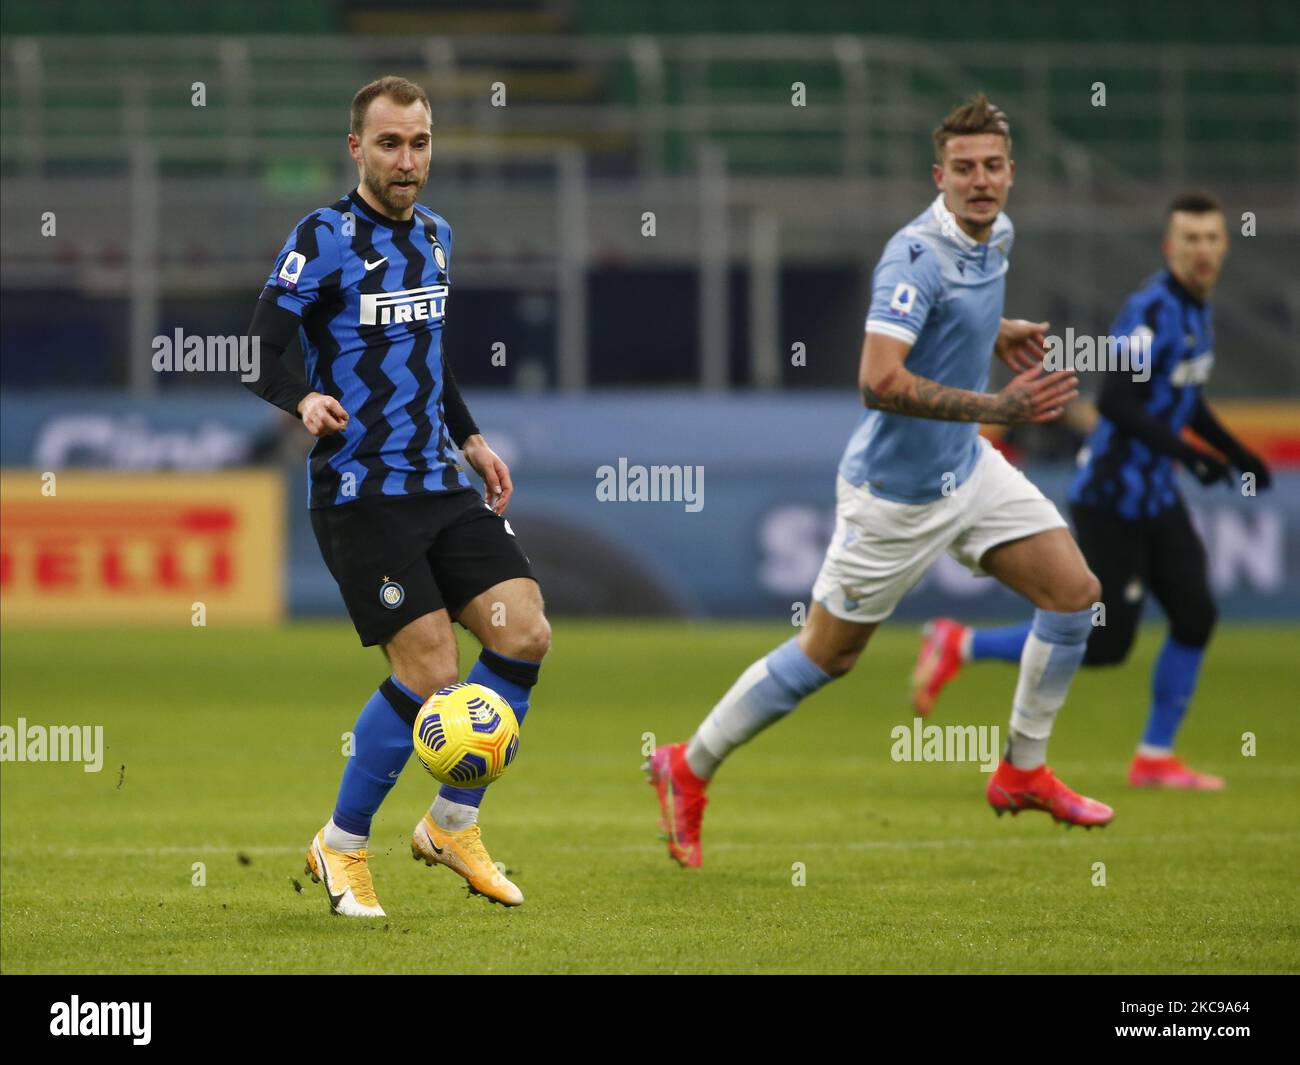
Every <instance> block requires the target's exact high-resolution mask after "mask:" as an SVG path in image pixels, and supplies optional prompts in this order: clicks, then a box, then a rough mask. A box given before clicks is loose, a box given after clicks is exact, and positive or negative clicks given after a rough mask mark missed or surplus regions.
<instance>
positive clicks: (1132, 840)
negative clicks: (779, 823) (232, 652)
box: [4, 826, 1300, 858]
mask: <svg viewBox="0 0 1300 1065" xmlns="http://www.w3.org/2000/svg"><path fill="white" fill-rule="evenodd" d="M1082 836H1083V834H1082V833H1074V832H1071V833H1070V834H1069V835H1066V834H1065V830H1064V829H1063V828H1060V827H1059V826H1058V828H1057V833H1056V834H1055V835H1053V836H1047V835H1040V836H1037V837H1034V838H1021V837H1014V838H1009V839H964V838H963V839H909V840H883V839H882V840H874V839H873V840H847V841H844V842H829V841H823V840H801V841H798V842H792V843H782V844H781V846H782V847H787V848H794V849H796V850H849V851H871V850H948V849H953V850H963V849H965V850H978V849H986V848H987V849H996V848H999V847H1042V846H1053V845H1055V846H1064V845H1065V844H1067V843H1069V842H1070V841H1071V840H1074V839H1080V838H1082ZM1096 839H1098V840H1102V839H1104V840H1106V845H1107V846H1118V845H1125V846H1141V847H1149V846H1153V845H1156V844H1189V843H1191V844H1206V843H1296V842H1300V832H1248V833H1245V834H1244V835H1233V836H1204V835H1199V836H1198V835H1179V836H1173V835H1165V836H1124V835H1121V834H1119V833H1117V832H1116V831H1115V830H1113V829H1112V830H1110V831H1109V832H1105V833H1101V834H1099V835H1098V836H1097V837H1096ZM658 845H659V843H658V841H656V840H654V839H653V838H652V839H650V840H649V841H647V842H646V843H636V844H626V843H625V844H620V845H618V846H615V847H594V848H593V847H577V846H567V847H566V846H564V845H558V846H557V845H554V844H548V845H547V850H550V851H564V852H571V853H583V852H589V851H593V850H595V851H599V852H604V853H606V854H609V853H616V854H637V853H640V852H642V851H646V850H655V849H657V846H658ZM396 846H397V845H396V844H394V848H396ZM772 847H773V844H772V843H770V842H769V843H737V842H727V841H725V840H723V841H719V842H715V843H710V844H709V849H710V850H713V851H750V850H769V849H772ZM214 852H217V853H222V854H226V855H228V856H230V857H234V856H235V855H236V854H266V855H272V854H304V855H305V854H306V849H305V848H303V847H239V846H230V845H226V846H221V845H217V844H200V845H197V846H193V847H75V848H74V847H68V848H64V849H58V848H55V847H10V848H5V851H4V853H5V855H6V856H7V857H14V856H17V855H42V856H46V857H54V856H57V857H62V858H84V857H87V856H94V857H100V856H103V857H111V856H120V857H133V858H160V857H164V856H166V855H174V854H184V855H196V854H212V853H214ZM376 856H378V857H384V856H385V855H384V851H382V850H372V851H371V857H376Z"/></svg>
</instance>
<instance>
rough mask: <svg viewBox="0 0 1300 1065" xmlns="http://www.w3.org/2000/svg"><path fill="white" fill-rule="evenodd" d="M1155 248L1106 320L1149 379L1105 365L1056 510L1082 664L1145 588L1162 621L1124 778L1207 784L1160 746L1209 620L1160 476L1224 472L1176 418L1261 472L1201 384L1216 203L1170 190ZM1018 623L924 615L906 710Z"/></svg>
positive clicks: (1196, 664) (1116, 650)
mask: <svg viewBox="0 0 1300 1065" xmlns="http://www.w3.org/2000/svg"><path fill="white" fill-rule="evenodd" d="M1163 247H1164V254H1165V269H1164V270H1162V271H1160V272H1159V273H1158V274H1156V275H1155V276H1154V277H1152V278H1150V279H1149V280H1148V281H1146V282H1145V283H1144V284H1143V286H1142V287H1141V288H1140V289H1139V290H1138V291H1137V292H1136V293H1134V294H1133V295H1132V296H1131V297H1130V298H1129V300H1128V302H1127V303H1125V305H1124V308H1123V310H1121V311H1120V313H1119V317H1117V318H1116V319H1115V322H1114V324H1113V325H1112V326H1111V329H1110V333H1111V336H1113V337H1143V336H1146V337H1149V338H1150V343H1151V353H1152V367H1151V375H1150V379H1149V380H1146V381H1135V380H1134V379H1133V377H1132V375H1131V374H1127V373H1110V374H1108V375H1107V376H1106V378H1105V383H1104V384H1103V385H1102V389H1101V393H1100V395H1099V396H1098V398H1097V410H1098V413H1099V415H1100V417H1099V418H1098V421H1097V425H1096V427H1095V428H1094V429H1093V432H1092V435H1091V436H1089V438H1088V440H1087V442H1086V443H1085V445H1084V447H1083V450H1082V451H1081V452H1080V454H1079V467H1080V468H1079V472H1078V473H1077V474H1076V475H1075V478H1074V480H1073V481H1072V482H1071V484H1070V489H1069V500H1070V516H1071V517H1072V518H1073V519H1074V527H1075V530H1076V531H1077V533H1078V535H1079V544H1080V546H1081V547H1082V548H1083V553H1084V556H1085V557H1086V558H1087V560H1088V563H1089V565H1090V566H1092V568H1093V569H1094V570H1095V571H1096V572H1097V574H1098V575H1099V576H1100V578H1101V591H1102V602H1103V603H1104V604H1105V606H1106V624H1105V625H1098V626H1097V627H1096V628H1095V629H1094V630H1093V632H1092V635H1091V636H1090V637H1089V638H1088V649H1087V653H1086V654H1085V655H1084V658H1083V664H1084V665H1085V666H1105V665H1115V664H1118V663H1120V662H1123V661H1124V660H1125V659H1126V658H1127V657H1128V653H1129V650H1130V649H1131V648H1132V646H1133V639H1134V637H1135V636H1136V634H1137V626H1138V622H1139V621H1140V620H1141V617H1142V607H1143V603H1144V602H1145V600H1146V593H1147V590H1148V589H1149V590H1150V591H1151V593H1152V594H1153V595H1154V596H1155V597H1156V600H1157V601H1158V602H1159V603H1160V605H1161V606H1162V607H1163V608H1164V611H1165V614H1166V616H1167V617H1168V618H1169V634H1168V636H1167V637H1166V638H1165V642H1164V645H1163V646H1162V647H1161V649H1160V654H1159V656H1158V657H1157V658H1156V664H1155V671H1154V673H1153V675H1152V678H1151V708H1150V712H1149V714H1148V716H1147V726H1146V731H1145V732H1144V733H1143V735H1142V741H1141V743H1140V744H1139V745H1138V749H1137V752H1136V754H1134V756H1133V761H1132V763H1131V764H1130V766H1129V784H1130V785H1132V786H1133V787H1163V788H1183V789H1192V790H1202V791H1217V790H1219V789H1220V788H1222V787H1223V781H1222V780H1221V779H1220V778H1219V777H1214V776H1210V775H1208V774H1206V773H1198V772H1196V771H1195V770H1193V769H1190V768H1188V767H1187V766H1186V765H1185V764H1184V763H1183V762H1182V760H1181V759H1180V758H1178V757H1177V756H1176V755H1175V754H1174V737H1175V736H1176V735H1177V732H1178V726H1179V725H1180V723H1181V722H1182V719H1183V715H1184V714H1185V713H1186V711H1187V705H1188V703H1189V702H1190V700H1191V698H1192V694H1193V693H1194V691H1195V688H1196V677H1197V674H1198V672H1199V671H1200V668H1201V658H1202V657H1203V656H1204V654H1205V647H1206V645H1207V644H1208V643H1209V640H1210V633H1211V632H1212V631H1213V629H1214V621H1215V609H1214V599H1213V597H1212V595H1211V592H1210V582H1209V575H1208V573H1207V566H1206V558H1205V548H1204V546H1203V545H1202V544H1201V538H1200V537H1199V536H1198V535H1197V533H1196V530H1195V529H1194V528H1193V527H1192V522H1191V518H1190V517H1189V515H1188V513H1187V507H1186V506H1185V505H1184V503H1183V499H1182V495H1181V494H1180V493H1179V491H1178V487H1177V485H1176V484H1175V482H1174V463H1175V462H1181V463H1182V464H1183V465H1184V466H1185V467H1186V468H1187V469H1188V470H1189V471H1190V472H1191V473H1192V475H1193V476H1195V477H1196V479H1197V480H1198V481H1200V482H1201V484H1204V485H1210V484H1214V483H1215V482H1216V481H1220V480H1227V481H1229V483H1232V481H1231V477H1230V471H1229V468H1228V465H1225V463H1224V462H1221V461H1220V460H1219V459H1218V458H1216V457H1215V455H1213V454H1211V453H1209V452H1207V451H1204V450H1202V449H1201V448H1199V447H1195V446H1193V445H1192V444H1189V443H1187V442H1186V441H1185V440H1183V438H1182V431H1183V429H1184V428H1190V429H1191V430H1192V431H1193V432H1194V433H1195V434H1196V435H1197V436H1198V437H1200V439H1201V440H1203V441H1204V442H1205V443H1206V444H1208V445H1209V446H1210V447H1212V448H1213V449H1214V450H1215V451H1217V452H1219V453H1220V454H1221V455H1223V457H1224V458H1225V459H1226V460H1227V463H1228V464H1230V465H1231V466H1232V467H1235V468H1236V469H1237V470H1238V471H1239V472H1240V473H1243V474H1251V475H1252V476H1253V477H1254V478H1255V482H1256V484H1255V487H1256V488H1257V489H1259V490H1261V491H1262V490H1263V489H1266V488H1268V487H1269V485H1270V484H1271V483H1272V476H1271V474H1270V472H1269V469H1268V467H1267V465H1266V464H1265V463H1264V460H1263V459H1261V458H1260V457H1259V456H1258V455H1254V454H1252V453H1251V452H1249V451H1247V450H1246V449H1245V448H1244V447H1242V445H1241V443H1240V442H1239V441H1238V440H1237V439H1236V438H1235V437H1234V436H1233V435H1232V434H1231V433H1230V432H1228V430H1227V429H1225V428H1224V427H1223V426H1222V425H1221V424H1220V422H1219V420H1218V418H1216V417H1215V416H1214V412H1213V411H1212V410H1211V409H1210V407H1209V405H1208V404H1207V403H1206V402H1205V399H1204V397H1203V396H1202V394H1201V387H1202V385H1203V384H1204V382H1205V380H1206V379H1207V378H1208V377H1209V374H1210V370H1211V368H1212V366H1213V363H1214V354H1213V347H1214V334H1213V326H1212V322H1211V310H1210V295H1211V294H1212V292H1213V291H1214V285H1215V282H1216V281H1217V280H1218V278H1219V271H1220V270H1221V269H1222V266H1223V259H1224V256H1225V255H1226V254H1227V251H1228V229H1227V226H1226V225H1225V224H1224V219H1223V212H1222V211H1221V210H1220V208H1219V204H1218V202H1217V201H1216V200H1215V199H1214V198H1213V197H1212V196H1209V195H1207V194H1206V193H1201V192H1184V193H1181V194H1179V195H1178V196H1176V197H1175V198H1174V200H1173V202H1172V203H1171V204H1170V205H1169V210H1168V221H1167V228H1166V232H1165V239H1164V245H1163ZM1029 630H1030V626H1029V625H1028V624H1021V625H1010V626H1005V627H1002V628H996V629H980V630H976V629H970V628H967V627H966V626H964V625H960V624H958V623H957V622H955V621H952V620H951V619H949V618H940V619H938V620H937V621H934V622H931V623H930V624H929V625H927V626H926V630H925V635H924V637H923V639H922V644H921V653H920V656H919V657H918V659H917V664H916V670H915V672H914V673H913V679H912V683H913V701H914V704H915V706H916V711H917V713H918V714H921V715H925V714H928V713H929V712H930V709H931V707H932V706H933V704H934V700H935V697H936V696H937V695H938V694H939V692H940V691H941V690H942V689H943V686H944V685H945V684H947V682H948V681H950V680H951V679H952V678H953V677H955V676H956V675H957V673H958V671H959V670H960V669H961V666H962V663H963V662H965V661H980V660H984V659H1001V660H1003V661H1009V662H1014V661H1018V660H1019V659H1020V655H1021V650H1022V648H1023V646H1024V642H1025V639H1026V637H1027V636H1028V635H1029Z"/></svg>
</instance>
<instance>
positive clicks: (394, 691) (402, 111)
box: [249, 77, 550, 917]
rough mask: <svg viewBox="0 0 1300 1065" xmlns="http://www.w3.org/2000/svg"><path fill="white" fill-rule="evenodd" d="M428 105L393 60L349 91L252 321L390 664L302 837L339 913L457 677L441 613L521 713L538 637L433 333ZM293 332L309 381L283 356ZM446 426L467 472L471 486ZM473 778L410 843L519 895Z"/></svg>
mask: <svg viewBox="0 0 1300 1065" xmlns="http://www.w3.org/2000/svg"><path fill="white" fill-rule="evenodd" d="M431 125H432V116H431V113H430V108H429V100H428V97H427V96H426V95H425V93H424V91H423V90H422V89H421V88H420V87H419V86H417V85H414V84H412V83H411V82H409V81H406V80H405V79H403V78H396V77H386V78H381V79H380V80H378V81H375V82H372V83H371V84H369V85H367V86H365V87H364V88H362V89H361V90H360V92H358V93H357V95H356V97H355V99H354V100H353V101H352V123H351V132H350V133H349V135H348V148H349V150H350V152H351V154H352V158H353V159H354V160H355V161H356V164H357V173H358V176H359V181H358V184H357V188H356V189H354V190H353V191H352V192H350V193H348V195H346V196H344V197H343V198H342V199H340V200H338V201H337V202H336V203H334V204H332V205H331V206H329V207H324V208H322V209H320V210H318V211H313V212H312V213H311V214H310V215H308V216H307V217H306V218H304V219H303V220H302V221H301V222H300V223H299V224H298V226H297V228H296V229H295V230H294V232H293V233H292V234H291V235H290V237H289V239H288V240H287V241H286V242H285V245H284V247H283V249H282V250H281V251H280V254H279V257H278V258H277V259H276V263H275V267H274V269H273V270H272V272H271V275H270V277H269V278H268V280H267V282H266V287H265V289H263V291H262V295H261V299H260V300H259V301H258V304H257V310H256V312H255V314H254V316H253V324H252V326H251V327H250V333H251V334H252V335H253V336H256V337H258V338H259V339H260V344H261V352H262V377H261V379H260V380H259V381H257V382H255V383H252V384H250V386H249V387H250V388H252V390H253V391H254V392H256V393H257V394H258V395H260V396H261V397H262V398H264V399H266V400H268V401H270V402H272V403H274V404H276V405H277V406H279V407H281V408H283V409H284V410H286V411H288V412H289V413H291V414H295V415H297V416H298V417H299V418H301V419H302V422H303V424H304V425H305V426H306V427H307V430H308V432H310V433H311V434H312V435H314V436H316V437H317V438H318V439H317V442H316V446H315V447H314V448H313V449H312V453H311V457H310V459H309V460H308V474H309V507H310V510H311V519H312V528H313V530H314V531H315V533H316V539H317V541H318V543H319V544H320V548H321V554H322V555H323V556H324V559H325V564H326V565H327V566H328V567H329V570H330V573H331V574H332V575H333V576H334V579H335V580H336V581H338V584H339V589H340V591H341V592H342V594H343V601H344V603H345V604H346V606H347V609H348V613H349V615H350V616H351V618H352V621H353V624H354V625H355V626H356V630H357V633H358V635H359V636H360V637H361V642H362V644H363V645H366V646H371V645H374V644H379V645H380V646H382V648H383V650H384V654H385V655H386V657H387V658H388V661H389V664H390V665H391V667H392V675H391V676H389V677H388V678H387V679H386V680H385V681H384V682H383V683H382V684H381V685H380V686H379V689H378V690H377V691H376V692H375V693H374V694H373V695H372V696H371V697H370V700H369V702H367V703H366V705H365V707H364V708H363V709H362V711H361V715H360V717H358V718H357V722H356V725H355V727H354V732H353V738H354V745H355V747H354V752H353V754H352V756H351V757H350V758H348V761H347V766H346V767H345V768H344V770H343V780H342V783H341V784H340V786H339V792H338V800H337V803H336V805H335V808H334V814H333V816H332V817H331V818H330V819H329V822H328V823H327V824H326V825H325V827H324V828H323V829H321V830H320V831H319V832H318V833H317V834H316V838H315V839H314V840H313V841H312V844H311V847H310V849H309V850H308V852H307V872H308V873H309V874H310V875H311V877H312V879H313V880H318V881H322V882H323V883H324V885H325V890H326V892H327V894H328V895H329V902H330V907H331V909H332V910H333V911H334V912H335V913H339V914H344V915H346V916H349V917H382V916H384V911H383V909H382V908H381V907H380V905H379V900H378V898H377V897H376V895H375V889H374V884H373V881H372V879H371V875H370V869H369V865H368V862H367V853H366V845H367V842H368V840H369V835H370V823H371V819H372V818H373V817H374V815H375V812H376V811H377V810H378V809H379V805H380V803H381V802H383V800H384V797H385V796H386V795H387V794H388V792H389V791H390V790H391V789H392V787H393V785H394V784H395V783H396V781H397V777H398V775H399V774H400V773H401V771H402V768H403V767H404V766H405V765H406V762H407V760H408V758H409V757H410V754H411V751H412V749H413V744H412V736H411V732H412V726H413V725H414V722H415V718H416V714H417V713H418V711H419V709H420V707H421V705H422V704H423V703H424V701H425V700H426V699H427V698H428V697H429V696H430V695H432V694H433V693H434V692H436V691H438V690H439V689H440V688H443V687H446V686H447V685H449V684H453V683H455V682H456V680H457V679H458V677H459V668H458V662H457V648H456V639H455V635H454V634H453V632H452V628H451V623H452V621H453V620H454V621H457V622H459V623H460V624H461V625H463V626H465V627H466V628H467V629H469V630H470V631H471V632H473V633H474V635H475V636H476V637H477V638H478V640H479V642H480V643H481V644H482V645H483V651H482V654H481V655H480V656H479V659H478V662H477V663H475V665H474V667H473V669H471V670H470V672H469V677H468V680H469V681H471V682H473V683H477V684H484V685H486V686H487V687H489V688H492V689H493V690H495V691H497V692H499V693H500V694H501V695H502V696H503V697H504V698H505V699H506V700H507V701H508V702H509V703H510V705H511V706H512V707H513V708H514V711H515V715H516V717H518V719H519V721H520V723H521V724H522V723H523V720H524V716H525V714H527V712H528V702H529V693H530V691H531V689H532V687H533V685H534V684H536V683H537V676H538V670H539V669H540V666H541V660H542V658H543V657H544V656H545V654H546V651H547V649H548V647H549V646H550V627H549V626H548V624H547V622H546V618H545V616H544V614H543V611H542V597H541V594H540V591H539V589H538V585H537V581H536V580H535V579H534V577H533V575H532V570H531V567H530V565H529V562H528V559H527V558H526V557H525V556H524V553H523V551H522V550H521V549H520V548H519V545H518V543H517V542H516V541H515V536H514V532H513V530H512V529H511V528H510V524H509V522H507V521H506V520H505V519H504V518H503V517H502V514H503V513H504V512H505V509H506V506H507V504H508V503H509V501H510V496H511V493H512V491H513V486H512V484H511V481H510V471H509V470H508V469H507V468H506V464H505V463H504V462H502V461H501V459H500V458H499V457H498V456H497V455H496V454H495V453H494V452H493V451H492V449H491V448H490V447H488V445H487V442H486V441H485V440H484V439H483V437H482V435H480V433H479V431H478V428H477V426H475V424H474V420H473V419H472V418H471V417H470V413H469V410H468V409H467V408H466V406H465V403H464V401H463V400H462V399H461V396H460V392H459V390H458V389H457V388H456V383H455V380H454V378H453V377H452V374H451V369H450V367H449V366H448V365H447V360H446V357H445V355H444V354H443V351H442V322H443V314H444V312H445V309H446V303H447V299H448V294H449V273H448V271H449V269H450V264H451V228H450V227H449V226H448V225H447V223H446V222H445V221H444V220H443V219H442V218H440V217H439V216H438V215H436V214H434V213H433V212H432V211H429V210H427V209H425V208H424V207H421V206H419V205H418V204H416V202H415V201H416V197H417V196H419V194H420V190H421V189H422V188H424V185H425V182H426V181H427V180H428V176H429V160H430V151H431V148H430V140H431ZM295 335H297V336H299V337H300V338H301V340H302V347H303V352H304V365H305V368H306V373H307V379H308V382H309V383H304V382H302V381H301V380H299V379H297V378H296V377H295V376H293V375H292V374H290V373H289V372H288V371H287V370H286V369H285V368H284V367H283V366H282V365H281V363H280V360H279V356H280V355H281V354H282V353H283V351H284V349H285V348H286V347H288V345H289V343H290V342H291V340H292V338H293V337H294V336H295ZM453 445H455V446H458V447H459V448H460V449H461V451H462V453H463V454H464V456H465V460H466V461H467V462H468V463H469V464H470V465H471V466H472V467H473V468H474V470H475V471H476V472H477V473H478V474H479V476H480V477H482V478H483V482H484V484H485V486H486V488H487V500H486V501H485V500H484V498H483V497H482V496H480V495H479V493H478V492H477V491H476V490H475V489H474V488H472V487H470V483H469V481H468V480H467V479H466V477H465V475H464V473H462V472H461V467H460V466H459V465H457V462H456V458H455V454H454V452H453ZM502 622H504V624H502ZM483 791H484V789H483V788H473V789H466V788H453V787H447V786H444V787H442V788H441V789H440V791H439V792H438V796H437V799H436V800H435V801H434V803H433V805H432V807H431V809H430V810H429V812H428V813H426V814H425V815H424V818H423V819H422V820H421V821H420V823H419V824H417V825H416V827H415V832H414V835H413V836H412V840H411V848H412V854H413V855H414V856H415V857H416V858H419V859H423V860H424V861H425V862H427V863H428V864H429V865H433V864H435V863H439V864H442V865H446V866H448V867H449V868H451V869H453V870H454V871H455V872H457V873H459V874H460V875H461V876H463V877H464V878H465V879H466V880H467V881H468V882H469V886H470V890H471V891H472V892H474V893H478V894H483V895H486V896H488V897H489V898H490V899H492V900H493V901H495V902H501V903H505V904H507V905H511V906H517V905H519V904H520V903H521V902H523V900H524V897H523V894H522V893H521V892H520V890H519V889H518V888H517V887H516V886H515V885H514V884H512V883H511V882H510V881H509V880H507V879H506V878H505V876H503V875H502V874H501V872H500V871H499V870H498V869H497V867H496V866H495V864H494V863H493V862H492V860H491V859H490V858H489V857H488V853H487V851H486V850H485V849H484V847H483V843H482V840H481V839H480V837H479V828H478V807H479V802H480V801H481V799H482V797H483Z"/></svg>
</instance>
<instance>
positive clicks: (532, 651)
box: [496, 612, 551, 662]
mask: <svg viewBox="0 0 1300 1065" xmlns="http://www.w3.org/2000/svg"><path fill="white" fill-rule="evenodd" d="M496 642H497V643H498V644H499V648H498V649H497V653H498V654H503V655H505V656H506V657H507V658H522V659H523V660H524V661H526V662H540V661H541V660H542V659H543V658H545V657H546V652H547V651H549V650H550V649H551V624H550V622H549V621H547V620H546V616H545V615H544V614H541V613H540V612H539V613H538V614H537V615H536V617H534V618H532V619H530V620H529V621H528V622H527V623H525V624H521V625H515V626H512V627H511V628H510V629H508V630H507V631H505V632H503V633H502V634H501V637H500V639H499V640H498V641H496Z"/></svg>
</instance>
